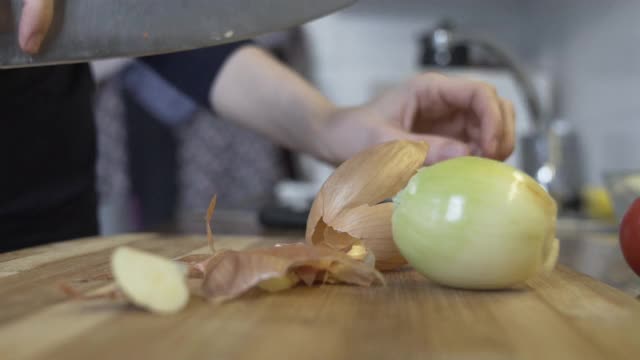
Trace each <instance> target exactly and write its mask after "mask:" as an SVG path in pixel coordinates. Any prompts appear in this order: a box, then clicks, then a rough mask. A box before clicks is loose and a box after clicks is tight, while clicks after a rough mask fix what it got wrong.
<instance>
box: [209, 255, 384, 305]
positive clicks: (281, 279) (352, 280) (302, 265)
mask: <svg viewBox="0 0 640 360" xmlns="http://www.w3.org/2000/svg"><path fill="white" fill-rule="evenodd" d="M205 267H206V270H205V271H206V275H205V279H204V282H203V290H204V294H205V296H207V297H209V298H211V299H213V300H216V301H225V300H229V299H233V298H235V297H238V296H240V295H242V294H243V293H245V292H247V291H249V290H250V289H252V288H255V287H261V288H263V289H264V290H267V291H272V292H273V291H280V290H285V289H288V288H290V287H293V286H295V285H297V284H298V283H299V282H300V281H303V282H304V283H306V284H307V285H310V284H313V283H314V282H315V281H318V280H319V279H320V278H321V277H323V276H324V277H325V278H326V279H331V280H332V282H341V283H347V284H353V285H358V286H370V285H372V284H374V283H377V282H379V283H384V279H383V277H382V275H381V274H380V273H379V272H377V271H376V270H375V269H373V267H371V266H369V265H367V264H364V263H362V262H359V261H356V260H353V259H351V258H350V257H348V256H347V255H346V254H344V253H342V252H339V251H336V250H332V249H328V248H322V247H316V246H310V245H307V244H290V245H282V246H277V247H270V248H260V249H251V250H245V251H232V250H228V251H223V252H221V253H218V254H216V255H215V256H214V257H212V258H211V259H209V260H208V261H207V262H206V264H205ZM298 271H300V272H298Z"/></svg>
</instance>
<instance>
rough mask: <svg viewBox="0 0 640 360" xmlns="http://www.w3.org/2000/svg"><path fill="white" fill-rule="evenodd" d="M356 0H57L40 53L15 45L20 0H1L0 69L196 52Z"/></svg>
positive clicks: (303, 18) (313, 17) (274, 29)
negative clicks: (33, 54) (51, 22)
mask: <svg viewBox="0 0 640 360" xmlns="http://www.w3.org/2000/svg"><path fill="white" fill-rule="evenodd" d="M354 2H355V0H321V1H319V0H135V1H134V0H71V1H65V0H56V1H55V7H56V9H55V14H54V22H53V25H52V28H51V31H50V32H49V34H48V36H47V38H46V40H45V42H44V44H43V46H42V48H41V51H40V53H39V54H38V55H35V56H30V55H28V54H26V53H24V52H23V51H22V50H21V49H20V47H19V44H18V35H17V34H18V23H19V19H20V13H21V7H22V0H11V1H6V0H2V1H0V68H10V67H24V66H34V65H47V64H56V63H70V62H81V61H87V60H94V59H101V58H111V57H135V56H143V55H152V54H161V53H169V52H176V51H183V50H190V49H196V48H201V47H207V46H212V45H218V44H223V43H228V42H234V41H239V40H243V39H248V38H252V37H255V36H256V35H260V34H264V33H267V32H271V31H276V30H282V29H285V28H288V27H292V26H295V25H299V24H302V23H305V22H307V21H309V20H312V19H315V18H318V17H321V16H323V15H327V14H329V13H331V12H334V11H336V10H338V9H341V8H343V7H346V6H348V5H350V4H352V3H354Z"/></svg>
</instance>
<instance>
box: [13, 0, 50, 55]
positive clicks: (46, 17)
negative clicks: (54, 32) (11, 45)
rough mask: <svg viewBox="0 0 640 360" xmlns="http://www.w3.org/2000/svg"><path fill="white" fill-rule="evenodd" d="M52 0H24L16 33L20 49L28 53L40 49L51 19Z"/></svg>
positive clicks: (33, 52)
mask: <svg viewBox="0 0 640 360" xmlns="http://www.w3.org/2000/svg"><path fill="white" fill-rule="evenodd" d="M53 1H54V0H24V6H23V7H22V15H21V16H20V30H19V35H18V37H19V38H18V40H19V42H20V47H21V48H22V50H24V51H26V52H28V53H30V54H35V53H37V52H38V50H40V45H41V44H42V41H43V40H44V37H45V36H46V35H47V32H48V31H49V26H51V21H52V20H53Z"/></svg>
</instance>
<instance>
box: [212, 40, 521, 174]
mask: <svg viewBox="0 0 640 360" xmlns="http://www.w3.org/2000/svg"><path fill="white" fill-rule="evenodd" d="M210 98H211V103H212V105H213V107H214V108H215V109H216V111H217V112H218V113H219V114H220V115H221V116H222V117H224V118H226V119H229V120H232V121H235V122H237V123H239V124H241V125H243V126H246V127H248V128H251V129H254V130H258V131H260V132H262V133H263V134H265V135H267V136H268V137H270V138H271V139H273V140H274V141H276V142H278V143H279V144H282V145H284V146H286V147H289V148H291V149H294V150H298V151H303V152H307V153H310V154H312V155H314V156H316V157H318V158H320V159H323V160H326V161H328V162H331V163H339V162H341V161H344V160H346V159H348V158H349V157H351V156H353V155H354V154H355V153H357V152H358V151H361V150H364V149H365V148H367V147H369V146H372V145H375V144H378V143H381V142H384V141H389V140H394V139H413V140H422V141H426V142H428V143H429V144H430V146H431V148H430V153H429V157H428V159H427V162H428V163H433V162H437V161H441V160H444V159H447V158H452V157H456V156H462V155H468V154H473V155H481V156H485V157H490V158H495V159H500V160H503V159H506V158H507V157H508V156H509V154H511V152H512V150H513V138H514V134H513V132H514V124H513V122H514V116H515V115H514V113H513V107H512V106H511V104H510V103H509V102H508V101H506V100H504V99H501V98H500V97H499V96H498V95H497V94H496V92H495V89H493V88H492V87H490V86H488V85H486V84H484V83H481V82H475V81H471V80H465V79H456V78H448V77H445V76H442V75H438V74H423V75H419V76H416V77H414V78H413V79H411V80H409V81H407V82H406V83H404V84H403V85H401V86H399V87H397V88H396V89H394V90H392V91H389V92H387V93H385V94H383V95H382V96H381V97H379V98H378V99H375V100H373V101H371V102H370V103H367V104H364V105H362V106H359V107H354V108H336V107H335V106H334V105H333V104H332V103H331V102H330V101H329V100H328V99H327V98H325V97H324V96H323V95H322V94H321V93H320V92H319V91H318V90H317V89H316V88H314V87H313V86H312V85H311V84H309V83H308V82H306V81H305V80H304V79H302V78H301V77H300V76H298V75H297V74H295V73H294V72H293V71H292V70H290V69H289V68H287V67H286V66H284V65H283V64H281V63H279V62H278V61H277V60H275V59H274V58H273V57H272V56H270V55H269V54H268V53H267V52H265V51H263V50H260V49H258V48H256V47H252V46H246V47H243V48H241V49H239V50H237V51H235V52H234V53H233V54H232V55H231V56H230V57H229V59H228V60H227V61H226V62H225V65H224V67H223V68H222V70H221V71H220V73H219V74H218V76H217V80H216V82H215V83H214V84H213V87H212V90H211V94H210Z"/></svg>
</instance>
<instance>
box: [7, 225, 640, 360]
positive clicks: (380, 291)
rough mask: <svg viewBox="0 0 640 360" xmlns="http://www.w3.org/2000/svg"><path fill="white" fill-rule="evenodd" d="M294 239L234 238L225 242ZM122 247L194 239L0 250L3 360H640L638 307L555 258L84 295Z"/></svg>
mask: <svg viewBox="0 0 640 360" xmlns="http://www.w3.org/2000/svg"><path fill="white" fill-rule="evenodd" d="M291 240H292V239H290V238H288V239H285V238H261V237H241V236H235V237H233V236H226V237H220V238H219V239H218V243H217V244H218V246H219V247H220V248H234V249H243V248H248V247H255V246H269V245H272V244H274V243H276V242H284V241H291ZM119 245H128V246H133V247H136V248H140V249H144V250H147V251H151V252H154V253H157V254H162V255H165V256H169V257H178V256H182V255H185V254H188V253H198V252H200V253H202V252H206V251H207V250H206V240H205V238H204V237H200V236H160V235H155V234H141V235H126V236H118V237H109V238H94V239H85V240H76V241H70V242H66V243H61V244H56V245H48V246H43V247H38V248H32V249H27V250H22V251H18V252H14V253H7V254H0V359H68V360H75V359H127V358H138V359H274V360H275V359H277V360H281V359H323V360H324V359H403V360H404V359H640V302H638V301H636V300H635V299H633V298H632V297H630V296H628V295H626V294H624V293H622V292H620V291H618V290H615V289H613V288H611V287H609V286H607V285H604V284H602V283H600V282H597V281H595V280H593V279H591V278H589V277H587V276H585V275H581V274H578V273H575V272H573V271H571V270H569V269H567V268H564V267H559V268H558V269H557V270H556V271H555V272H554V273H553V274H552V275H550V276H547V277H541V278H537V279H534V280H532V281H531V282H530V283H529V284H528V285H527V286H525V287H523V288H520V289H515V290H509V291H462V290H455V289H450V288H445V287H441V286H437V285H435V284H433V283H430V282H429V281H428V280H426V279H424V278H423V277H422V276H420V275H418V274H417V273H415V272H414V271H412V270H410V269H405V270H402V271H398V272H393V273H387V274H386V278H387V281H388V284H387V286H386V287H372V288H359V287H352V286H331V285H326V286H322V287H312V288H306V287H299V288H295V289H292V290H289V291H286V292H282V293H277V294H253V295H249V296H244V297H242V298H240V299H237V300H235V301H232V302H229V303H225V304H221V305H212V304H210V303H207V302H205V301H203V300H201V299H198V298H192V300H191V302H190V303H189V305H188V307H187V309H186V310H184V311H183V312H181V313H178V314H175V315H169V316H158V315H152V314H149V313H146V312H144V311H141V310H138V309H135V308H133V307H132V306H129V305H126V304H122V303H113V302H109V301H107V300H99V301H91V302H81V301H74V300H69V299H68V298H67V297H66V296H65V295H64V294H63V293H62V292H61V291H60V290H59V289H58V287H57V284H58V283H59V282H61V281H68V282H71V283H72V284H74V286H76V287H77V288H79V289H81V290H82V291H84V292H87V293H93V292H96V291H97V292H99V291H102V290H104V289H105V288H107V287H110V286H112V284H111V283H110V282H109V281H107V280H103V279H101V278H100V275H101V274H104V273H105V272H106V271H107V270H108V264H109V256H110V254H111V252H112V251H113V249H114V248H115V247H117V246H119Z"/></svg>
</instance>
